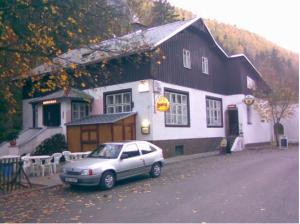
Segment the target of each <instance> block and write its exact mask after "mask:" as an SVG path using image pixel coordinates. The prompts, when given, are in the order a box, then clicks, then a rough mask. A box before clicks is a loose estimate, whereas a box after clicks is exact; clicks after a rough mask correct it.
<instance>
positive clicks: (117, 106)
mask: <svg viewBox="0 0 300 224" xmlns="http://www.w3.org/2000/svg"><path fill="white" fill-rule="evenodd" d="M105 104H106V105H105V106H106V113H107V114H115V113H124V112H130V111H131V110H132V108H131V92H119V93H112V94H106V95H105Z"/></svg>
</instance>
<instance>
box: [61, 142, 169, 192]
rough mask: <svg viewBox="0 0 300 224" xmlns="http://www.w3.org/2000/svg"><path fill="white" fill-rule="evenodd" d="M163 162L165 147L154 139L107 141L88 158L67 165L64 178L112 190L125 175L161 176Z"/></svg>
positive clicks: (126, 176)
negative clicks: (153, 142)
mask: <svg viewBox="0 0 300 224" xmlns="http://www.w3.org/2000/svg"><path fill="white" fill-rule="evenodd" d="M163 165H164V157H163V153H162V149H161V148H159V147H157V146H156V145H154V144H152V143H150V142H146V141H130V142H112V143H104V144H101V145H100V146H99V147H98V148H97V149H95V150H94V151H93V152H91V153H90V154H89V155H88V157H87V158H85V159H81V160H77V161H72V162H69V163H67V164H66V165H64V166H63V172H62V173H61V174H60V178H61V180H62V181H63V182H65V183H68V184H71V185H82V186H95V185H100V187H101V188H103V189H111V188H113V187H114V185H115V183H116V181H118V180H122V179H125V178H129V177H133V176H137V175H141V174H150V176H151V177H159V176H160V174H161V168H162V166H163Z"/></svg>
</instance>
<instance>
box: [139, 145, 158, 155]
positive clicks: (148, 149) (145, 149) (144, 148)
mask: <svg viewBox="0 0 300 224" xmlns="http://www.w3.org/2000/svg"><path fill="white" fill-rule="evenodd" d="M139 148H140V150H141V151H142V154H143V155H145V154H148V153H151V152H155V151H156V149H155V148H154V147H152V146H151V145H149V144H146V143H141V144H140V145H139Z"/></svg>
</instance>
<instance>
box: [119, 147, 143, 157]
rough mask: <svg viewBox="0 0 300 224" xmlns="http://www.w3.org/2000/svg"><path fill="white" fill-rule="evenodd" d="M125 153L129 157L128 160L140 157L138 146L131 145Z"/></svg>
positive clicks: (126, 148)
mask: <svg viewBox="0 0 300 224" xmlns="http://www.w3.org/2000/svg"><path fill="white" fill-rule="evenodd" d="M123 153H126V154H127V155H128V158H131V157H135V156H139V155H140V151H139V149H138V147H137V145H136V144H129V145H127V146H126V147H125V149H124V150H123Z"/></svg>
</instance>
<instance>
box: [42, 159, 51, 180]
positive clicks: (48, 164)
mask: <svg viewBox="0 0 300 224" xmlns="http://www.w3.org/2000/svg"><path fill="white" fill-rule="evenodd" d="M51 159H52V158H51V157H50V158H48V159H45V160H44V161H45V162H44V164H43V166H42V176H45V171H46V169H47V170H48V173H49V174H50V175H52V174H53V169H52V163H51Z"/></svg>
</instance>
